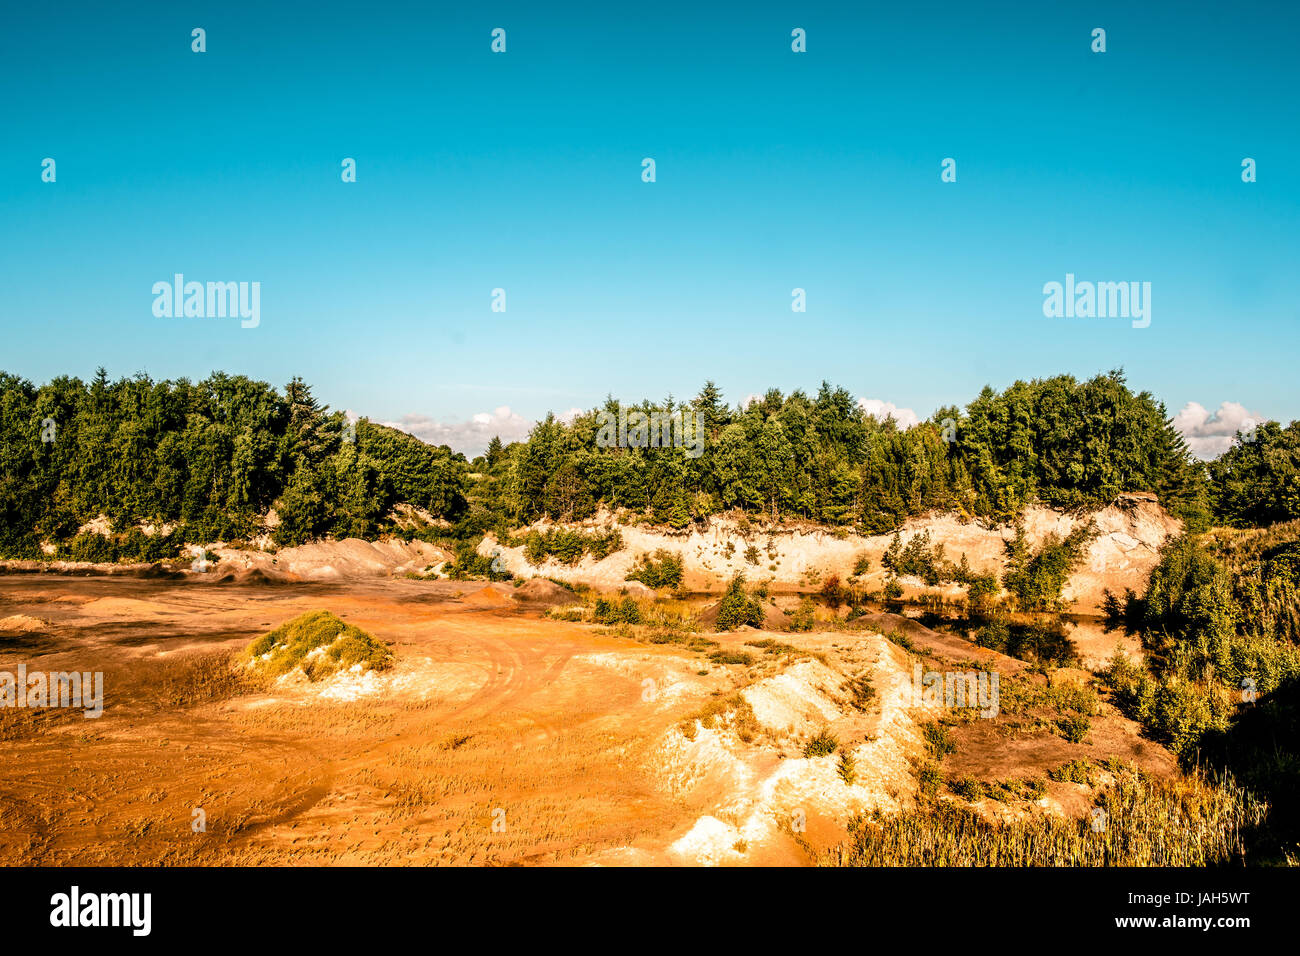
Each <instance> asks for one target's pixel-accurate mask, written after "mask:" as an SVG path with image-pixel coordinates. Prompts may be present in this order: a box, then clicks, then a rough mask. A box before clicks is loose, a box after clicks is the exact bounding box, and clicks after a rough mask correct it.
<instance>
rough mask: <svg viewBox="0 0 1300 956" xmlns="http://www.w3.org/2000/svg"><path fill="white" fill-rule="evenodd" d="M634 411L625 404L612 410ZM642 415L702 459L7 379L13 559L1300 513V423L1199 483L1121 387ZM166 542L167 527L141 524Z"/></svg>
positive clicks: (1158, 425)
mask: <svg viewBox="0 0 1300 956" xmlns="http://www.w3.org/2000/svg"><path fill="white" fill-rule="evenodd" d="M618 407H619V406H618V403H617V402H616V401H615V400H614V399H613V398H612V397H611V398H609V399H608V400H607V401H606V403H605V405H604V406H603V408H604V409H605V410H609V411H617V410H618ZM627 407H629V408H632V407H634V408H636V409H638V410H641V411H644V412H646V413H649V412H660V413H670V412H672V411H677V410H682V409H691V410H694V411H695V412H697V413H698V414H699V415H701V416H702V418H703V421H704V424H705V430H706V442H705V446H704V453H703V454H702V455H700V456H698V457H690V456H689V455H688V454H687V453H686V451H685V450H684V449H682V448H675V447H671V446H669V447H664V448H620V447H599V446H598V444H597V441H596V432H597V424H596V418H597V413H598V412H599V411H601V410H602V409H592V410H590V411H589V412H587V413H586V414H583V415H580V416H578V417H577V418H575V419H574V420H572V421H571V422H568V423H562V422H560V421H558V420H557V419H555V418H554V417H553V416H550V415H548V416H547V417H546V418H545V419H544V420H543V421H541V422H539V423H538V424H537V425H536V426H535V427H534V429H533V430H532V432H531V434H530V435H529V437H528V438H527V440H526V441H522V442H516V443H512V444H510V445H503V444H502V443H501V442H500V441H499V440H497V439H494V440H493V441H492V443H491V445H490V447H489V448H488V449H487V451H486V453H485V454H484V455H482V456H480V457H478V458H476V459H474V460H473V461H470V460H467V459H466V458H465V457H464V456H463V455H460V454H456V453H453V452H452V451H451V450H450V449H448V448H447V447H445V446H440V447H434V446H431V445H427V444H425V443H423V442H421V441H419V440H418V439H416V438H414V437H412V436H409V435H407V434H405V433H403V432H400V431H397V430H395V429H392V428H387V427H384V426H381V425H376V424H373V423H371V422H369V421H367V420H365V419H361V420H360V421H357V422H355V423H351V424H350V423H349V422H348V421H347V420H346V419H345V417H344V416H343V415H342V414H341V413H339V412H331V411H330V410H329V409H328V408H326V407H324V406H322V405H321V404H320V403H319V402H318V401H317V400H316V399H315V398H314V397H313V395H312V390H311V387H310V386H309V385H308V384H306V383H304V382H303V381H301V380H300V379H294V380H293V381H291V382H290V383H288V384H287V385H286V386H285V387H284V388H283V389H282V390H278V389H276V388H275V387H273V386H271V385H269V384H267V383H265V382H257V381H253V380H250V379H248V378H245V377H243V376H235V375H227V374H224V373H214V374H212V375H210V376H209V377H208V378H206V379H204V380H203V381H201V382H197V383H192V382H189V381H187V380H185V379H180V380H176V381H160V382H155V381H153V380H151V379H150V378H149V377H148V376H146V375H136V376H134V377H132V378H123V379H120V380H118V381H110V380H109V379H108V377H107V376H106V375H105V374H104V372H103V370H102V369H101V370H100V371H99V372H98V373H97V374H96V376H95V377H94V378H93V379H92V380H90V381H89V382H84V381H82V380H80V379H77V378H67V377H64V378H58V379H55V380H53V381H51V382H48V383H46V384H44V385H41V386H36V385H34V384H32V383H31V382H29V381H26V380H24V379H22V378H19V377H17V376H15V375H11V374H7V373H0V556H3V557H8V558H38V557H41V556H42V554H43V552H42V550H41V547H40V545H41V542H42V541H44V542H52V543H56V544H58V545H59V548H60V551H59V553H60V555H61V556H83V557H84V556H86V555H87V554H90V555H92V556H98V557H101V558H105V557H106V558H107V559H110V560H111V559H113V558H121V559H127V558H130V559H143V560H151V559H154V558H156V557H162V556H165V554H166V553H167V552H169V551H173V550H174V549H176V548H178V547H179V546H180V545H182V544H185V543H204V542H210V541H214V540H225V541H240V540H247V539H248V538H250V537H252V536H254V535H255V534H257V533H258V531H259V529H260V528H261V525H262V522H263V518H264V516H265V515H266V514H267V512H268V511H269V510H270V509H272V508H274V509H275V511H276V514H277V516H278V518H279V524H278V526H277V527H276V528H275V529H274V533H273V538H274V542H275V543H276V544H277V545H293V544H300V543H303V542H305V541H307V540H310V539H312V538H316V537H324V536H336V537H345V536H355V537H367V538H373V537H377V536H380V535H383V534H385V533H391V532H394V531H395V530H397V529H396V527H395V525H394V524H393V521H392V513H393V508H394V506H395V505H397V504H399V503H407V504H410V505H414V506H417V507H419V508H422V509H426V510H427V511H428V512H429V513H430V514H431V515H432V516H433V517H434V518H435V519H442V520H443V521H444V522H445V524H444V525H442V526H440V527H439V529H437V531H436V534H435V531H434V530H433V529H425V531H424V532H422V534H426V535H427V534H435V536H440V537H445V538H451V539H459V540H461V541H464V540H468V539H471V538H474V537H477V536H479V535H481V534H482V533H483V532H484V531H486V530H489V529H491V530H498V531H501V532H503V533H504V532H505V531H506V530H507V529H509V528H512V527H518V526H519V525H520V524H526V523H529V522H531V521H533V520H535V519H537V518H541V517H544V516H545V517H550V518H552V519H557V520H580V519H583V518H587V517H589V516H591V515H593V514H594V513H595V512H596V510H597V509H598V508H600V507H602V506H605V507H609V508H612V509H627V510H628V511H630V512H631V513H633V514H635V515H639V516H642V517H644V518H645V519H646V520H648V521H651V522H653V523H655V524H661V525H666V526H668V527H671V528H675V529H683V528H686V527H687V526H688V525H690V524H691V523H692V522H696V521H700V520H703V519H706V518H707V517H708V516H710V515H712V514H716V513H719V512H723V511H730V510H739V511H741V512H745V513H747V514H750V515H752V516H754V517H756V518H764V519H768V520H772V521H810V522H818V523H824V524H828V525H835V526H842V527H848V528H852V529H855V530H858V531H861V532H863V533H868V534H879V533H885V532H888V531H890V530H892V529H895V528H897V527H898V526H899V525H900V524H901V523H902V522H903V521H904V520H905V519H906V518H908V517H910V516H913V515H917V514H921V513H924V512H927V511H932V510H955V511H957V512H960V513H963V514H966V515H969V516H978V517H983V518H987V519H991V520H994V521H998V522H1007V521H1012V520H1014V518H1015V517H1016V516H1017V515H1018V514H1019V513H1020V512H1021V510H1022V509H1023V508H1024V506H1025V505H1027V504H1030V503H1034V502H1039V503H1043V504H1047V505H1051V506H1055V507H1060V508H1079V507H1086V506H1093V505H1101V504H1104V503H1106V502H1107V501H1109V500H1111V499H1113V498H1114V496H1115V495H1117V494H1118V493H1120V492H1124V491H1137V490H1142V491H1154V492H1156V493H1157V494H1158V495H1159V497H1160V500H1161V502H1162V503H1163V504H1164V506H1165V507H1166V508H1167V509H1168V510H1170V511H1171V512H1173V513H1174V514H1176V515H1178V516H1179V517H1181V518H1183V519H1184V520H1185V521H1186V522H1187V525H1188V527H1189V529H1190V530H1194V531H1199V530H1204V529H1207V528H1208V527H1210V526H1211V525H1217V524H1222V525H1232V526H1249V525H1258V524H1266V523H1269V522H1274V521H1280V520H1286V519H1288V518H1293V517H1300V433H1298V432H1297V426H1296V424H1295V423H1293V424H1292V425H1291V426H1289V427H1286V428H1282V427H1281V426H1279V425H1277V424H1275V423H1269V424H1266V425H1264V426H1262V427H1261V428H1260V429H1259V430H1258V433H1257V435H1256V436H1254V440H1253V441H1250V442H1244V441H1239V442H1238V443H1237V444H1236V445H1235V446H1234V448H1233V449H1232V450H1231V451H1229V452H1228V453H1227V454H1226V455H1224V456H1222V457H1221V458H1220V459H1218V460H1217V461H1215V462H1212V463H1211V464H1209V465H1208V466H1206V465H1204V464H1202V463H1200V462H1198V461H1196V460H1195V459H1194V458H1193V457H1192V456H1191V455H1190V454H1189V452H1188V449H1187V447H1186V444H1185V443H1184V442H1183V440H1182V438H1181V437H1180V436H1179V435H1178V433H1177V432H1176V431H1175V430H1174V429H1173V427H1172V426H1171V424H1170V420H1169V416H1168V413H1167V411H1166V409H1165V407H1164V406H1163V405H1162V404H1161V403H1160V402H1158V401H1156V400H1155V399H1154V398H1153V397H1152V396H1151V395H1150V394H1149V393H1147V392H1134V391H1133V390H1132V389H1130V388H1129V387H1128V385H1127V382H1126V381H1125V378H1124V375H1123V373H1122V372H1120V371H1112V372H1109V373H1107V374H1103V375H1097V376H1095V377H1094V378H1091V379H1089V380H1087V381H1079V380H1077V379H1075V378H1073V377H1071V376H1066V375H1062V376H1056V377H1053V378H1048V379H1038V380H1034V381H1030V382H1016V383H1014V384H1013V385H1011V386H1010V387H1008V388H1006V389H1005V390H1003V391H1001V392H999V391H996V390H994V389H993V388H988V387H986V388H985V389H984V390H983V391H982V392H981V393H980V394H979V395H978V396H976V397H975V399H974V400H973V401H971V402H970V403H969V404H968V405H967V406H966V407H965V408H964V409H960V408H957V407H955V406H954V407H950V408H944V409H939V410H938V411H936V412H935V413H934V415H933V416H932V417H931V418H930V420H928V421H926V422H923V423H921V424H919V425H916V426H914V427H912V428H908V429H900V428H899V427H897V425H896V424H895V423H894V422H893V420H886V421H883V422H882V421H878V420H876V419H875V418H872V417H871V416H869V415H867V414H865V413H864V412H863V411H862V409H861V408H860V407H859V406H858V405H857V403H856V402H855V401H854V399H853V397H852V395H851V393H850V392H849V391H847V390H846V389H844V388H836V387H833V386H831V385H829V384H826V383H823V384H822V386H821V387H820V389H819V390H818V391H817V393H816V394H815V395H809V394H806V393H804V392H803V391H794V392H791V393H790V394H788V395H783V394H782V393H781V392H780V391H777V390H775V389H772V390H770V391H768V392H767V393H766V394H765V395H764V396H763V397H762V398H760V399H758V400H755V401H751V402H750V403H749V404H748V405H747V406H745V407H744V408H741V407H738V406H735V407H733V406H728V405H727V404H726V403H725V402H724V400H723V397H722V395H721V393H720V392H719V390H718V389H717V387H716V386H714V385H713V384H712V383H706V384H705V386H704V387H703V388H702V389H701V391H700V393H699V394H698V395H697V396H696V397H695V398H694V399H692V400H690V401H689V402H676V401H674V400H673V399H672V398H671V397H669V398H667V399H665V400H664V401H663V402H661V403H658V404H656V403H653V402H642V403H640V404H638V405H636V406H627ZM101 514H103V515H107V516H108V517H109V518H110V519H111V521H112V523H113V528H114V531H115V532H117V534H118V535H119V538H118V540H117V541H116V542H115V544H114V546H113V548H111V549H109V550H108V552H107V553H105V551H104V545H103V544H102V542H101V543H96V544H94V546H93V547H91V546H90V545H88V544H87V543H86V542H84V541H83V542H80V543H78V542H76V540H75V539H76V532H77V529H78V528H79V527H80V526H81V525H82V524H84V523H85V522H87V521H89V520H91V519H93V518H95V517H96V516H98V515H101ZM161 525H167V526H171V528H172V530H171V532H170V534H168V535H166V536H161V535H153V536H147V535H144V534H142V533H141V532H140V531H139V530H138V529H139V528H140V527H141V526H153V527H158V526H161ZM96 537H98V536H96ZM88 549H89V550H88Z"/></svg>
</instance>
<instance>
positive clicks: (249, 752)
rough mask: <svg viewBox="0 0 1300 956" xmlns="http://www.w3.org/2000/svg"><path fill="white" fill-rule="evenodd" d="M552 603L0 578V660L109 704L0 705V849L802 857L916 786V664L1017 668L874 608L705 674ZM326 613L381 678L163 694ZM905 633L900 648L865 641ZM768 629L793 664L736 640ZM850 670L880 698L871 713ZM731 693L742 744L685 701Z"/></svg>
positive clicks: (386, 591) (124, 854)
mask: <svg viewBox="0 0 1300 956" xmlns="http://www.w3.org/2000/svg"><path fill="white" fill-rule="evenodd" d="M544 583H545V582H537V585H542V584H544ZM545 591H546V588H545V587H539V586H533V587H530V588H529V589H528V591H526V592H525V591H524V590H523V589H522V588H521V589H519V591H518V592H517V591H516V590H515V589H513V588H511V587H510V586H507V585H493V586H490V587H488V586H485V585H483V584H482V583H474V582H445V581H437V582H427V581H411V580H404V579H394V580H382V579H364V580H358V581H353V582H351V583H348V584H346V585H332V584H323V583H317V584H313V583H293V584H285V583H281V584H266V583H263V584H259V585H251V584H237V583H231V582H229V581H227V582H226V583H219V582H215V581H212V580H211V579H207V580H201V579H197V578H195V577H193V576H191V577H189V578H187V579H185V580H171V579H131V578H126V577H121V576H114V577H74V576H66V575H52V574H41V575H35V574H11V575H5V576H0V670H5V669H8V670H10V671H12V670H13V669H14V668H15V667H16V666H17V664H18V662H20V661H21V662H25V663H26V665H27V667H28V669H29V670H37V669H42V670H44V671H47V672H51V671H58V670H72V669H76V670H80V671H102V672H104V675H105V707H104V715H103V716H102V717H100V718H97V719H87V718H85V717H84V716H83V715H82V714H81V712H79V711H68V710H45V711H39V712H38V711H31V710H22V711H15V710H13V709H9V710H8V713H7V714H6V715H0V716H6V717H7V720H8V722H7V723H5V722H0V746H3V747H4V751H5V760H4V762H3V765H2V766H0V863H4V864H56V865H57V864H88V865H96V864H155V863H165V864H191V863H195V864H260V865H293V864H555V863H559V864H586V863H595V864H614V865H618V864H653V865H698V864H721V865H754V864H801V863H804V862H806V856H805V854H804V852H803V850H801V849H800V847H799V845H798V843H797V842H796V840H795V839H793V838H792V835H791V833H792V827H795V826H797V827H798V829H799V833H800V835H801V837H802V838H803V839H805V840H806V841H808V842H809V843H810V844H813V845H815V846H817V845H825V844H828V843H830V842H833V841H836V840H838V839H841V838H842V837H843V834H844V830H843V825H844V823H845V822H846V820H847V818H848V817H849V816H850V815H851V814H852V813H854V812H857V811H860V810H867V809H871V808H881V809H884V810H889V809H891V808H896V807H900V806H905V805H907V804H908V803H909V802H910V801H911V800H913V798H914V795H915V779H914V762H915V760H916V759H917V758H918V757H919V756H921V752H922V749H923V743H922V739H921V735H920V731H919V729H918V728H919V727H920V725H921V723H922V722H924V721H926V720H929V719H931V718H932V717H933V716H934V715H933V714H927V713H925V707H923V706H920V707H918V705H917V702H916V700H915V699H914V697H913V695H912V694H911V689H910V688H911V684H910V680H911V666H912V663H913V661H914V658H917V657H918V656H920V657H923V658H924V659H925V660H926V661H927V662H930V663H934V662H939V663H942V662H943V661H950V662H953V661H955V662H970V661H971V660H981V661H982V662H983V664H982V666H992V667H996V668H998V669H1005V670H1006V672H1007V673H1008V674H1013V673H1017V672H1019V671H1020V670H1021V669H1022V668H1023V665H1022V664H1021V662H1018V661H1014V660H1011V659H1009V658H1003V657H1001V656H1000V655H996V654H993V653H992V652H988V651H983V650H981V649H978V648H974V647H972V646H971V645H970V644H967V643H965V642H964V641H962V640H961V639H960V638H957V637H954V636H951V635H944V634H938V633H936V632H933V631H928V630H926V629H925V628H922V627H921V626H920V625H918V624H915V623H912V622H907V621H905V620H904V619H901V618H897V619H893V618H889V616H887V615H886V616H883V617H882V620H881V621H880V622H878V623H876V624H874V625H873V626H872V627H871V628H869V629H866V630H863V631H859V632H853V633H845V632H842V631H840V632H833V631H832V632H826V633H811V634H788V633H787V634H775V633H774V634H764V633H763V632H758V631H753V630H749V629H746V630H743V631H741V632H738V633H734V634H710V635H709V637H710V638H711V639H714V640H716V641H717V642H718V644H719V645H720V648H721V649H723V650H728V651H743V652H748V653H750V655H751V657H752V658H753V660H752V661H751V662H750V663H748V664H745V663H736V664H723V663H717V662H714V661H711V660H709V659H708V657H707V653H706V652H704V651H691V650H689V649H687V648H686V647H684V646H682V645H680V644H651V643H648V642H645V641H642V640H638V639H634V638H633V637H628V636H615V635H614V634H611V633H608V632H606V631H605V630H604V629H602V628H598V627H595V626H592V625H586V624H579V623H569V622H563V621H557V620H552V619H549V618H546V617H545V616H544V614H543V610H544V607H543V606H542V602H540V601H538V600H520V599H519V597H518V596H517V595H520V594H534V595H535V596H540V595H542V594H543V592H545ZM321 608H324V609H328V610H330V611H332V612H334V613H335V614H337V615H339V616H340V617H342V618H344V619H345V620H347V621H349V622H351V623H353V624H356V625H358V626H360V627H362V628H363V629H365V630H367V631H368V632H370V633H371V634H373V635H374V636H375V637H377V638H379V639H380V640H383V641H385V642H388V643H389V644H390V646H391V649H392V650H393V652H394V654H395V657H396V664H395V666H394V667H393V668H391V669H390V670H388V671H385V672H383V673H381V674H374V673H371V674H368V675H364V676H356V675H351V676H349V675H343V676H340V677H338V678H336V679H333V680H331V681H327V682H322V683H320V684H308V683H306V682H305V681H298V682H293V681H290V682H286V683H284V684H282V685H279V686H276V687H274V688H273V689H272V690H270V691H267V692H256V693H243V694H241V695H239V696H235V697H233V698H230V699H226V700H218V701H215V702H213V701H207V702H199V703H187V702H184V701H179V702H178V701H176V700H175V699H174V695H171V694H170V693H169V691H168V688H169V686H170V684H169V682H170V681H171V680H173V678H174V676H175V674H176V673H178V672H179V671H180V670H183V669H184V668H185V667H186V666H187V664H186V662H187V661H189V660H191V658H192V656H193V655H195V654H199V653H202V652H208V651H214V650H218V649H228V650H234V649H237V648H241V647H243V646H245V645H246V644H247V643H248V642H249V641H250V640H252V639H253V638H255V637H257V636H259V635H261V634H263V633H265V632H266V631H268V630H270V629H271V628H273V627H275V626H277V625H279V624H281V623H283V622H284V621H286V620H288V619H290V618H292V617H295V616H297V615H298V614H301V613H303V612H305V611H309V610H316V609H321ZM886 618H889V619H886ZM898 626H903V627H904V628H905V629H906V630H907V631H908V633H910V634H912V635H913V639H914V650H913V651H912V652H905V651H904V650H903V649H902V648H900V647H899V646H898V645H897V644H894V643H891V642H889V641H887V640H886V639H885V638H883V637H882V636H880V633H879V632H880V631H888V630H891V629H893V628H895V627H898ZM766 638H771V639H774V640H776V641H779V642H783V643H787V644H791V645H795V647H796V648H797V653H788V652H781V653H768V652H765V651H763V650H761V649H758V648H756V647H755V646H754V642H756V641H760V640H763V639H766ZM716 649H718V648H711V650H716ZM927 666H930V665H929V664H927ZM951 666H957V665H956V664H952V665H951ZM963 666H965V665H963ZM850 680H860V681H865V682H867V683H869V684H870V685H871V687H872V688H873V689H874V693H873V695H872V698H871V701H870V704H869V706H866V707H865V708H864V707H861V706H859V705H857V704H855V703H854V701H853V700H851V699H850V697H851V695H850V694H849V691H848V682H849V681H850ZM736 693H740V694H742V695H743V697H744V699H745V701H746V703H747V705H748V706H749V707H750V709H752V711H753V714H754V717H755V719H756V727H755V730H754V732H753V733H751V734H741V733H739V732H738V730H737V728H736V727H735V726H733V724H732V721H731V717H730V715H729V714H725V713H724V715H723V717H722V718H721V719H718V720H714V719H710V718H701V716H700V715H701V714H702V712H703V711H704V710H705V709H706V708H707V707H708V706H709V705H710V704H711V703H716V702H717V701H719V700H725V699H727V698H730V697H732V696H733V695H734V694H736ZM724 710H725V708H724ZM822 730H827V731H829V732H831V733H833V734H835V735H836V737H837V738H838V739H839V740H840V741H841V743H842V747H841V752H844V751H847V752H849V753H850V754H852V755H853V756H854V757H855V758H856V763H857V767H858V776H857V779H856V780H855V781H854V782H853V783H852V784H849V783H846V782H845V781H844V780H843V779H842V778H841V776H840V774H839V773H838V772H837V761H838V757H837V756H827V757H805V756H804V755H803V744H804V742H805V741H806V740H808V739H809V738H810V737H811V736H813V735H814V734H816V733H818V732H819V731H822ZM962 739H963V741H964V743H963V748H962V751H961V752H959V754H958V755H956V756H955V757H954V758H952V759H953V760H954V761H956V763H955V765H956V766H959V767H961V768H962V769H963V772H967V771H969V772H987V773H990V774H1003V773H1004V771H1006V770H1007V769H1008V768H1007V766H1005V760H1004V759H1003V758H1002V757H999V754H1004V753H1008V752H1010V753H1014V754H1017V755H1018V756H1017V757H1016V758H1015V759H1013V760H1012V763H1014V764H1015V769H1016V770H1017V772H1031V771H1033V770H1034V769H1035V768H1037V769H1040V770H1041V769H1043V768H1047V767H1051V766H1057V765H1059V764H1061V763H1063V762H1065V761H1066V760H1069V759H1072V758H1073V757H1075V756H1101V755H1104V754H1106V753H1117V754H1120V755H1121V756H1124V757H1125V759H1135V760H1137V761H1138V762H1141V763H1144V764H1145V765H1147V766H1150V767H1152V768H1154V769H1158V770H1167V769H1169V767H1170V766H1171V764H1170V763H1169V761H1168V760H1167V754H1164V752H1163V751H1162V750H1161V749H1160V748H1158V747H1155V746H1154V745H1151V744H1149V743H1147V742H1144V741H1140V740H1139V739H1138V738H1137V736H1136V733H1135V732H1134V729H1133V727H1132V725H1131V724H1129V723H1128V722H1126V721H1123V720H1122V719H1121V718H1119V717H1117V716H1115V715H1107V716H1103V717H1101V718H1099V719H1098V721H1097V722H1096V724H1095V730H1094V733H1093V736H1092V738H1091V739H1090V740H1089V741H1088V742H1086V743H1085V744H1079V745H1075V744H1068V743H1066V742H1065V741H1064V740H1062V739H1061V738H1059V737H1052V736H1050V735H1047V736H1045V737H1044V736H1042V735H1040V739H1037V740H1029V741H1024V740H1017V741H1015V742H1014V746H1013V749H1012V750H1010V751H1009V750H1008V742H1007V739H1006V737H1005V735H1004V734H1002V733H1001V732H999V731H998V729H997V728H996V727H995V726H994V724H992V723H990V724H989V725H987V726H980V727H977V728H975V729H974V730H971V731H969V732H968V733H965V736H964V737H963V738H962ZM1162 754H1163V756H1162ZM200 811H201V813H200ZM1079 812H1082V811H1081V810H1080V811H1079ZM796 821H797V824H796ZM200 822H202V824H203V825H202V826H201V827H200V825H199V824H200Z"/></svg>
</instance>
